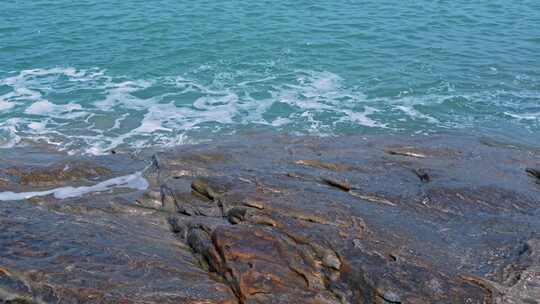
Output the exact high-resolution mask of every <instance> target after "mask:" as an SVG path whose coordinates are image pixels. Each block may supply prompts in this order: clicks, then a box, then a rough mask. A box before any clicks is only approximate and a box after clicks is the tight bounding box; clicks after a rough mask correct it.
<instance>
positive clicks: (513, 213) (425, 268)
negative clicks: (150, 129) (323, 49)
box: [0, 134, 540, 304]
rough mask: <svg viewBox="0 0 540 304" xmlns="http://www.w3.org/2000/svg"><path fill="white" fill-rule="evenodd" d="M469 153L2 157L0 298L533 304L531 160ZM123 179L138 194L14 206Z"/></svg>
mask: <svg viewBox="0 0 540 304" xmlns="http://www.w3.org/2000/svg"><path fill="white" fill-rule="evenodd" d="M485 141H486V139H485V138H484V139H482V140H481V141H480V140H479V139H477V138H473V137H458V136H449V135H447V136H435V135H432V136H429V137H427V136H426V137H421V136H418V137H410V138H399V137H389V136H386V137H384V138H383V137H377V136H374V137H354V136H350V137H335V138H314V137H290V136H285V135H273V134H251V135H243V136H240V135H239V136H235V137H224V138H220V139H218V140H215V141H213V142H212V144H200V145H187V146H182V147H179V148H176V149H170V150H167V151H157V152H156V151H143V152H141V153H137V154H128V153H125V152H122V153H120V152H118V153H115V154H108V155H104V156H96V157H81V156H67V155H63V154H61V153H52V152H50V151H35V150H34V151H31V153H30V152H28V149H32V148H20V149H21V150H20V151H19V152H9V153H7V152H6V153H4V154H3V155H2V164H1V165H0V231H1V233H0V248H1V249H0V303H351V304H352V303H362V304H369V303H375V304H383V303H384V304H388V303H415V304H416V303H473V304H475V303H478V304H485V303H496V304H499V303H501V304H502V303H540V301H539V299H540V258H539V257H540V255H539V252H540V251H539V250H540V242H539V240H540V238H539V232H540V230H539V229H540V221H539V210H540V201H539V197H540V196H539V195H538V194H539V191H540V188H539V187H538V184H537V183H531V178H533V179H537V178H538V174H537V173H538V170H536V169H532V168H538V167H540V159H539V158H538V156H537V154H535V153H531V151H529V149H528V148H527V147H520V146H515V145H503V144H499V145H486V144H483V143H482V142H485ZM28 155H31V156H32V159H34V160H35V159H36V158H39V159H40V160H41V161H34V162H29V161H26V159H27V158H28V157H29V156H28ZM134 172H143V176H144V178H145V179H146V180H147V182H148V187H147V188H146V189H145V190H141V189H140V188H130V187H123V186H122V185H118V186H115V187H110V188H107V189H100V191H99V192H92V193H85V194H84V195H82V196H75V197H69V198H65V199H58V198H55V197H53V196H51V195H49V196H41V197H31V196H32V195H31V193H30V192H32V191H37V190H39V191H43V190H47V189H51V188H54V187H67V186H73V187H81V186H82V187H84V186H90V185H93V184H95V183H98V182H102V181H104V180H108V179H111V178H116V177H120V176H125V175H128V174H132V173H134ZM8 191H9V192H29V194H28V198H27V199H25V200H19V201H9V200H5V199H3V198H2V197H3V195H4V194H5V193H6V192H8Z"/></svg>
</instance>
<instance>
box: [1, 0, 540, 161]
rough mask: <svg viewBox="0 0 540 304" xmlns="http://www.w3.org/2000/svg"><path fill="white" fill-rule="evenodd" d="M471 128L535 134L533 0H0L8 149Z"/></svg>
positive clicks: (538, 44)
mask: <svg viewBox="0 0 540 304" xmlns="http://www.w3.org/2000/svg"><path fill="white" fill-rule="evenodd" d="M251 130H277V131H281V132H288V133H293V134H312V135H321V136H334V135H340V134H388V133H392V134H394V133H403V134H426V133H427V134H429V133H437V132H458V133H459V132H463V133H466V134H478V135H486V136H494V137H504V138H509V139H512V140H514V141H520V142H525V143H529V144H540V1H538V0H522V1H519V0H518V1H515V0H512V1H510V0H491V1H464V0H453V1H443V0H437V1H433V0H429V1H428V0H417V1H412V0H411V1H403V0H381V1H375V0H367V1H359V0H358V1H345V0H334V1H307V0H297V1H283V0H275V1H239V0H225V1H208V0H206V1H173V0H156V1H148V0H146V1H140V0H125V1H98V0H80V1H72V0H69V1H68V0H55V1H50V0H48V1H44V0H19V1H16V0H2V1H1V2H0V146H1V147H11V146H16V145H24V144H28V143H31V142H38V143H48V144H52V145H54V146H56V147H57V148H58V149H61V150H66V151H69V152H71V153H92V154H99V153H107V152H108V151H110V150H111V149H115V148H124V147H125V148H145V147H167V146H174V145H180V144H184V143H192V142H201V141H205V140H207V139H209V138H212V137H215V136H219V135H220V134H235V133H239V132H245V131H251Z"/></svg>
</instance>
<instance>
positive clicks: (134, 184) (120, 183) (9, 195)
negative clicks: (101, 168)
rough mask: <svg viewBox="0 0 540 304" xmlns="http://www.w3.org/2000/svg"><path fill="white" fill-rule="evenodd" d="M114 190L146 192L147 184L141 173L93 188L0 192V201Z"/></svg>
mask: <svg viewBox="0 0 540 304" xmlns="http://www.w3.org/2000/svg"><path fill="white" fill-rule="evenodd" d="M114 188H130V189H135V190H146V189H147V188H148V182H147V181H146V179H145V178H144V177H143V176H142V172H136V173H133V174H130V175H125V176H120V177H115V178H111V179H108V180H106V181H103V182H100V183H98V184H95V185H93V186H82V187H60V188H55V189H51V190H45V191H35V192H10V191H5V192H0V201H15V200H23V199H29V198H32V197H37V196H47V195H53V196H54V197H55V198H57V199H66V198H71V197H78V196H82V195H85V194H88V193H92V192H103V191H108V190H111V189H114Z"/></svg>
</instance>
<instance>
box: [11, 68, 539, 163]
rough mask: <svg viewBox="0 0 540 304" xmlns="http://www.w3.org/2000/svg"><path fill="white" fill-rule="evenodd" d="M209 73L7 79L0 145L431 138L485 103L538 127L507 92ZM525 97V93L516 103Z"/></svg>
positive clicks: (61, 71) (103, 148) (69, 73)
mask: <svg viewBox="0 0 540 304" xmlns="http://www.w3.org/2000/svg"><path fill="white" fill-rule="evenodd" d="M209 69H211V67H204V68H202V67H201V68H200V69H198V70H196V71H195V72H193V73H191V74H190V73H186V75H182V76H174V77H156V78H152V79H132V78H130V77H127V76H113V75H111V74H110V73H108V72H107V71H106V70H103V69H99V68H93V69H86V70H85V69H76V68H73V67H67V68H60V67H56V68H51V69H32V70H23V71H20V72H18V73H14V74H11V75H8V77H5V78H3V79H0V89H2V90H0V92H2V93H3V94H2V95H0V123H1V125H0V138H1V139H0V144H1V145H2V146H3V147H8V146H13V145H17V144H22V141H23V140H32V141H39V142H45V143H48V144H52V145H55V146H57V147H58V148H59V149H61V150H65V151H68V152H70V153H91V154H103V153H107V152H109V151H110V150H111V149H115V148H119V147H124V146H125V147H134V148H145V147H149V146H160V147H165V146H174V145H179V144H183V143H192V142H196V141H198V140H203V139H204V134H211V133H216V132H229V133H232V132H235V131H236V130H238V129H241V128H246V127H250V126H262V127H267V128H271V129H277V130H282V131H286V132H293V133H297V134H317V135H332V134H337V133H339V132H341V130H358V132H367V131H368V130H383V131H387V132H392V131H399V130H403V129H407V128H414V129H415V130H416V131H421V132H429V131H431V130H435V129H439V128H460V127H466V126H468V125H473V124H474V123H475V122H472V121H471V120H470V113H474V112H475V111H480V112H481V111H484V110H485V108H486V104H487V105H489V106H491V107H492V109H491V111H493V113H491V112H490V113H487V114H488V115H487V116H485V118H484V119H492V118H493V117H497V116H500V114H501V113H504V116H505V117H509V118H510V119H515V121H516V122H518V123H521V122H522V121H523V120H527V121H528V122H529V123H530V122H531V121H533V122H534V123H537V122H538V115H537V114H534V115H532V114H531V115H528V114H527V115H525V116H523V115H522V114H518V111H517V109H520V107H521V106H522V105H520V104H519V103H517V102H516V104H512V103H511V102H510V103H505V102H506V100H512V98H508V94H510V95H512V94H513V93H508V92H482V93H477V94H469V95H463V94H462V95H459V94H456V92H454V90H448V92H444V93H441V92H431V93H428V94H424V95H412V94H409V93H408V92H404V93H403V94H400V95H398V96H396V97H384V98H382V97H377V96H372V97H368V96H367V95H366V94H365V93H364V91H366V90H365V89H363V88H360V87H357V86H352V85H349V84H347V81H345V80H344V79H343V78H342V77H340V76H339V75H337V74H334V73H331V72H328V71H306V70H297V71H293V72H289V73H284V74H264V73H259V74H256V75H252V74H249V73H238V75H240V76H241V77H235V75H232V76H231V75H230V74H227V73H219V72H216V73H214V74H213V76H212V77H207V78H204V77H199V75H198V74H197V73H199V72H200V73H203V72H208V70H209ZM248 76H249V77H248ZM519 94H521V95H523V94H525V93H523V92H517V93H515V96H518V95H519ZM525 95H526V98H529V99H531V98H532V99H535V98H537V97H538V96H534V95H532V97H531V94H530V93H529V94H525ZM515 96H514V97H515ZM488 98H489V100H487V99H488ZM515 98H522V97H519V96H518V97H515ZM486 100H487V101H486ZM535 100H537V99H535ZM499 101H500V104H499V103H498V102H499ZM486 102H487V103H486ZM493 105H495V107H493ZM467 111H469V112H467ZM512 113H514V114H512ZM484 114H486V113H484ZM518 115H521V116H518Z"/></svg>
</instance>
